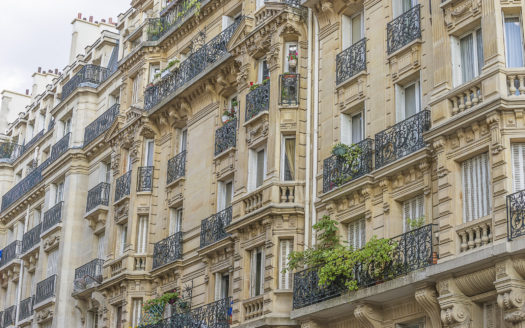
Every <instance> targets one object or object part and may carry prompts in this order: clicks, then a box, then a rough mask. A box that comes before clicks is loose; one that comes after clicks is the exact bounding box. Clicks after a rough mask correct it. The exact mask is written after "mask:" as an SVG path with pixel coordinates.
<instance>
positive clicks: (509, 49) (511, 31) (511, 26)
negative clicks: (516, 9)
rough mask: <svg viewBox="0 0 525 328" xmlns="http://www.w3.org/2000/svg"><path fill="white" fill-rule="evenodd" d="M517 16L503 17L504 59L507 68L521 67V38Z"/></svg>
mask: <svg viewBox="0 0 525 328" xmlns="http://www.w3.org/2000/svg"><path fill="white" fill-rule="evenodd" d="M522 33H523V32H522V30H521V21H520V18H519V17H517V16H512V17H508V16H505V57H506V59H507V67H523V38H522Z"/></svg>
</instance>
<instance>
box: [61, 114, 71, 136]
mask: <svg viewBox="0 0 525 328" xmlns="http://www.w3.org/2000/svg"><path fill="white" fill-rule="evenodd" d="M62 124H63V127H64V130H63V132H62V135H63V136H65V135H66V134H68V133H69V132H71V117H70V118H68V119H66V120H65V121H64V122H63V123H62Z"/></svg>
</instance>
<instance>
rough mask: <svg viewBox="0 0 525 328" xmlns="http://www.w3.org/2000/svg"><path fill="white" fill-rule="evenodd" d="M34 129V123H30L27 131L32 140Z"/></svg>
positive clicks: (29, 138)
mask: <svg viewBox="0 0 525 328" xmlns="http://www.w3.org/2000/svg"><path fill="white" fill-rule="evenodd" d="M33 130H34V128H33V124H28V125H27V131H26V136H27V140H31V138H33Z"/></svg>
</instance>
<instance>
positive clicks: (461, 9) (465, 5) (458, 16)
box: [443, 0, 481, 30]
mask: <svg viewBox="0 0 525 328" xmlns="http://www.w3.org/2000/svg"><path fill="white" fill-rule="evenodd" d="M443 10H444V16H445V25H446V26H447V28H448V29H449V30H452V29H454V28H455V27H456V26H457V25H459V24H461V23H463V22H464V21H466V20H469V19H471V18H474V17H478V16H479V15H480V14H481V0H463V1H459V2H455V1H451V2H450V3H449V4H448V5H446V6H445V7H444V8H443Z"/></svg>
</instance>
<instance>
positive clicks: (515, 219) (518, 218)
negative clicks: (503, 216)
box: [507, 190, 525, 240]
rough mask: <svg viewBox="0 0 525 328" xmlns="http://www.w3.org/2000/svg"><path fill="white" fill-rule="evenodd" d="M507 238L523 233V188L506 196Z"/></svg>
mask: <svg viewBox="0 0 525 328" xmlns="http://www.w3.org/2000/svg"><path fill="white" fill-rule="evenodd" d="M507 235H508V236H507V238H508V240H512V239H514V238H517V237H520V236H523V235H525V190H520V191H518V192H515V193H513V194H510V195H508V196H507Z"/></svg>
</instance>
